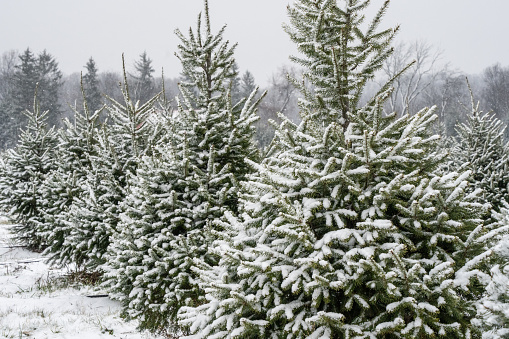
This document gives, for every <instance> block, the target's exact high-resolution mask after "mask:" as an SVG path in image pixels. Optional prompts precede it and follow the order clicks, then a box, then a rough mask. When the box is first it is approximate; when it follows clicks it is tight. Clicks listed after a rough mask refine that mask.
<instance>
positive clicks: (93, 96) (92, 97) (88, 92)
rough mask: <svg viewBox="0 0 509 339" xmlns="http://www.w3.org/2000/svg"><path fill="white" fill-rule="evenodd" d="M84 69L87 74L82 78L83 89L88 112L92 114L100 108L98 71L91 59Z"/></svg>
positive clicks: (100, 97)
mask: <svg viewBox="0 0 509 339" xmlns="http://www.w3.org/2000/svg"><path fill="white" fill-rule="evenodd" d="M85 68H86V70H87V73H86V74H85V75H84V76H83V88H84V89H85V97H86V101H87V107H88V109H89V110H90V112H92V113H94V112H95V111H97V110H99V109H100V108H101V106H102V96H101V92H100V91H99V79H98V77H97V72H98V69H97V67H96V65H95V61H94V59H92V57H90V59H88V61H87V64H86V65H85Z"/></svg>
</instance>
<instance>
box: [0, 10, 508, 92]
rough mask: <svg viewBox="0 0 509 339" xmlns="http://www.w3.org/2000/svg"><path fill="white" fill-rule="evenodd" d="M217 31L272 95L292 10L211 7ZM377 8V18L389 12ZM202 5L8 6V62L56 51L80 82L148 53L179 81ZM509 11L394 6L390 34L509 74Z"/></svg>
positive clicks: (468, 66) (4, 25)
mask: <svg viewBox="0 0 509 339" xmlns="http://www.w3.org/2000/svg"><path fill="white" fill-rule="evenodd" d="M209 2H210V10H211V17H212V18H211V21H212V26H213V30H214V31H217V30H218V29H219V28H220V27H221V26H222V25H223V24H227V30H226V32H225V38H226V39H228V40H230V41H231V42H238V43H239V46H238V48H237V52H236V59H237V61H238V64H239V67H240V70H241V71H244V70H246V69H249V70H250V71H251V72H252V73H253V74H254V75H255V78H256V80H257V82H258V83H260V84H262V85H264V84H265V83H266V82H267V80H268V79H269V77H270V75H271V74H272V73H273V72H274V71H276V70H277V68H278V67H279V66H281V65H283V64H288V63H289V61H288V56H289V55H290V54H295V53H296V49H295V47H294V46H293V44H292V43H291V42H290V41H289V39H288V37H287V35H286V33H284V32H283V30H282V28H281V25H282V23H283V22H287V21H288V20H287V16H286V6H287V4H288V2H289V1H288V0H209ZM382 2H383V1H382V0H373V4H372V6H371V7H372V11H371V12H372V13H374V12H375V11H376V9H377V7H378V6H379V5H380V4H381V3H382ZM202 6H203V1H202V0H144V1H141V0H87V1H78V0H0V32H1V35H0V36H1V38H0V53H1V52H4V51H7V50H10V49H16V50H19V51H23V50H24V49H26V48H27V47H30V49H31V50H32V51H34V52H36V53H38V52H40V51H42V50H43V49H46V50H47V51H48V52H49V53H51V54H52V55H53V56H55V57H56V59H57V60H58V62H59V64H60V68H61V70H62V71H63V72H64V73H66V74H69V73H72V72H79V71H82V70H83V66H84V65H85V63H86V62H87V60H88V58H89V57H90V56H92V57H93V58H94V59H95V61H96V63H97V66H98V68H99V70H100V71H119V70H120V68H121V54H122V53H125V57H126V62H127V67H128V70H132V68H133V66H132V64H133V62H134V60H135V59H137V58H138V56H139V55H140V54H141V53H142V52H143V51H145V50H146V51H147V54H148V56H149V57H150V58H151V59H152V60H153V65H154V66H155V68H156V69H157V70H158V71H157V72H158V73H159V72H160V71H159V70H160V69H161V67H164V70H165V74H166V75H167V76H172V77H173V76H177V75H178V74H179V72H180V64H179V62H178V60H177V58H176V57H175V56H174V52H175V50H176V46H177V44H178V39H177V38H176V37H175V34H174V30H175V29H176V28H180V29H181V30H182V31H183V32H187V29H188V28H189V27H190V26H192V27H193V28H194V27H195V23H196V17H197V14H198V13H199V12H200V11H201V10H202ZM507 13H509V1H507V0H483V1H479V0H393V1H392V4H391V7H390V8H389V11H388V13H387V15H386V17H385V20H384V23H383V26H384V27H391V26H394V25H396V24H400V25H401V31H400V34H399V36H398V40H401V41H415V40H423V41H426V42H428V43H430V44H432V45H434V46H436V47H437V48H440V49H441V50H442V51H443V60H444V61H448V62H450V64H451V65H452V66H453V67H455V68H458V69H460V70H462V71H465V72H467V73H477V72H481V71H482V69H484V68H485V67H487V66H490V65H492V64H494V63H495V62H500V63H501V64H502V65H504V66H508V65H509V44H508V43H507V41H506V34H507V32H509V20H507Z"/></svg>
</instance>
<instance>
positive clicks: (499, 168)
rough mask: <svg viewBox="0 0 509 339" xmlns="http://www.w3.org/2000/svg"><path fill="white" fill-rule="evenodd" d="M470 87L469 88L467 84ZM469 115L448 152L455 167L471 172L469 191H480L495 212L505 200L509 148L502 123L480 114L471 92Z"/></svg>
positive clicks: (508, 178) (458, 127) (457, 128)
mask: <svg viewBox="0 0 509 339" xmlns="http://www.w3.org/2000/svg"><path fill="white" fill-rule="evenodd" d="M469 88H470V85H469ZM470 94H471V112H470V113H469V114H467V116H466V122H464V123H460V124H458V125H457V126H456V132H457V136H456V137H454V138H453V139H454V141H453V147H452V149H451V153H452V157H453V159H454V164H455V166H456V167H464V168H466V169H468V170H470V171H472V179H473V185H472V187H471V190H472V191H473V190H475V189H482V190H483V198H484V200H485V201H488V202H489V203H490V204H491V205H492V206H493V207H494V208H495V209H497V210H499V209H500V207H503V206H504V205H503V201H506V202H507V201H508V199H509V192H508V188H509V187H508V185H509V173H508V172H507V171H508V169H509V148H508V145H507V144H506V142H505V140H504V131H505V129H506V126H505V124H504V123H503V122H502V121H500V120H499V119H497V118H496V117H495V115H494V114H493V113H483V112H481V111H480V110H479V103H477V104H475V102H474V97H473V94H472V91H470Z"/></svg>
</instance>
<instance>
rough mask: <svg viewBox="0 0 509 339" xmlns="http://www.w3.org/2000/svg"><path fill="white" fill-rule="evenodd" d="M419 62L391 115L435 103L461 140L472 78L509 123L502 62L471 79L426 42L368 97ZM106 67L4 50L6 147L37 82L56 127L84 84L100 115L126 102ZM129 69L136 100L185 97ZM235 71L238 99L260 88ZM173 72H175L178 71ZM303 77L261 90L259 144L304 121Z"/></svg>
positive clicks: (0, 136) (1, 98) (404, 47)
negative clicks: (282, 124) (111, 104)
mask: <svg viewBox="0 0 509 339" xmlns="http://www.w3.org/2000/svg"><path fill="white" fill-rule="evenodd" d="M412 62H413V65H412V66H411V67H410V68H408V69H407V70H406V72H405V73H403V75H402V76H401V77H399V78H398V79H397V80H396V81H395V82H394V92H393V94H392V97H391V99H390V100H389V101H388V103H387V104H386V112H393V111H394V112H398V114H403V113H405V112H415V111H416V109H417V108H419V107H424V106H434V105H436V106H437V111H436V112H437V115H438V116H439V119H440V122H441V124H442V126H443V128H444V130H443V131H442V134H445V135H455V133H456V132H455V127H454V126H455V125H456V124H457V123H458V122H462V121H464V115H465V113H466V112H468V111H469V105H470V104H469V101H470V94H469V92H468V89H467V86H466V81H465V78H466V77H468V80H469V82H470V84H471V86H472V88H473V92H474V96H475V99H476V100H479V101H480V105H481V106H480V108H481V109H482V110H484V111H493V112H494V113H495V115H496V116H497V118H499V119H500V120H502V121H503V122H505V123H507V122H509V95H508V93H509V67H506V66H503V65H502V64H500V63H497V64H494V65H491V66H487V67H486V68H485V69H484V71H483V72H482V73H481V74H465V73H463V72H462V71H461V70H457V69H455V68H453V67H450V66H449V65H448V64H447V63H446V60H443V58H442V55H441V52H440V51H439V50H438V49H436V48H435V47H434V46H432V45H430V44H427V43H423V42H413V43H400V44H399V45H396V46H395V52H394V53H393V54H392V55H391V57H389V58H388V59H387V60H386V61H385V65H384V68H383V69H382V70H381V71H379V73H378V74H377V77H376V80H375V81H373V82H372V83H370V84H369V85H368V86H366V90H365V93H364V97H366V98H369V97H371V96H372V95H373V93H375V92H376V90H377V88H379V84H381V83H383V82H384V81H386V80H387V79H388V78H390V77H393V76H394V75H396V73H397V72H399V71H400V70H401V69H402V68H403V67H404V66H405V65H407V64H409V63H412ZM119 66H121V65H119ZM100 67H101V66H100V65H97V64H96V63H95V61H94V59H93V57H90V59H89V60H88V61H86V62H84V67H83V71H81V73H80V71H79V70H77V71H76V72H74V73H71V74H63V73H62V72H61V71H60V70H59V67H58V60H57V58H56V57H55V56H53V55H52V54H50V53H49V51H46V50H43V51H32V50H31V49H30V48H27V49H26V50H25V51H23V52H20V51H16V50H10V51H6V52H4V53H3V54H2V55H1V58H0V117H1V119H2V121H3V124H4V128H3V129H2V130H1V131H0V149H8V148H12V147H13V146H14V145H15V144H16V140H17V138H18V134H19V131H20V129H22V128H24V127H25V126H26V118H25V116H24V114H23V112H24V111H25V110H27V109H28V110H30V109H32V108H33V99H34V94H35V90H36V84H37V87H38V90H37V91H38V101H39V102H40V105H41V109H42V110H48V111H49V112H48V121H49V123H50V125H51V126H56V127H62V121H63V118H65V117H67V118H71V116H72V115H73V111H72V109H71V108H70V106H71V107H75V106H76V107H81V105H82V102H83V95H82V91H81V84H83V87H84V91H85V96H86V97H87V101H88V104H89V106H90V107H91V108H92V109H93V110H95V109H100V108H101V107H102V105H103V104H104V103H105V102H106V101H107V100H106V97H110V98H112V99H114V100H117V101H121V100H122V92H121V89H120V88H121V87H120V83H121V82H122V81H123V79H122V77H123V76H122V72H111V71H107V72H103V71H101V68H100ZM125 68H126V72H127V81H128V84H129V86H130V87H131V89H132V92H133V93H134V95H135V98H133V99H134V100H139V101H140V104H143V103H144V102H146V100H148V99H149V98H151V97H152V96H153V95H155V94H157V93H158V92H161V91H162V88H163V82H164V95H165V97H166V98H167V99H168V100H169V101H170V102H175V100H174V99H175V97H176V96H177V95H178V93H179V91H178V83H179V82H180V81H181V80H182V79H181V78H179V77H176V78H172V77H168V76H167V75H166V74H164V75H163V74H162V70H156V69H154V68H153V66H152V59H151V58H150V56H148V55H147V53H146V52H144V53H142V54H141V55H140V56H139V57H138V59H136V60H126V62H125ZM235 71H236V72H237V76H236V77H235V80H234V81H233V82H232V84H231V86H232V99H233V101H235V100H236V99H238V98H241V97H243V96H245V95H247V94H248V93H250V92H251V91H252V90H253V89H254V88H255V87H256V86H259V84H258V83H257V81H256V79H254V77H253V75H252V73H251V72H249V70H248V69H244V70H243V69H242V68H241V67H239V66H238V65H235ZM166 72H167V71H166ZM171 72H172V73H176V72H177V70H171ZM167 73H168V72H167ZM301 73H302V70H300V69H298V68H297V67H295V66H290V65H289V64H288V65H282V66H281V67H279V68H278V69H276V70H274V71H273V73H272V76H271V77H270V81H269V83H268V84H266V85H265V86H264V87H265V88H261V90H262V91H261V92H263V91H264V90H266V91H267V95H266V96H265V97H264V98H263V100H262V102H261V104H260V106H259V108H258V115H259V116H260V120H259V121H258V122H257V124H256V125H257V135H256V139H257V141H258V144H259V145H260V147H264V146H266V145H267V144H268V143H269V142H270V140H271V139H272V136H273V133H274V129H273V126H272V125H271V124H270V123H269V120H271V119H272V120H274V121H277V120H278V113H282V114H284V115H285V116H287V117H289V118H290V119H291V120H293V121H296V122H297V121H298V120H299V113H298V111H299V105H298V100H299V97H300V96H301V94H300V93H299V91H298V90H297V89H296V87H295V86H294V83H293V82H292V81H291V79H292V78H293V79H297V80H298V79H300V78H301ZM163 76H164V79H163ZM81 77H82V79H81ZM163 80H164V81H163ZM465 106H466V107H467V108H468V109H466V108H465ZM506 138H507V135H506Z"/></svg>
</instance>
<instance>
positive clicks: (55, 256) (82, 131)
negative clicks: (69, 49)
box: [38, 86, 100, 265]
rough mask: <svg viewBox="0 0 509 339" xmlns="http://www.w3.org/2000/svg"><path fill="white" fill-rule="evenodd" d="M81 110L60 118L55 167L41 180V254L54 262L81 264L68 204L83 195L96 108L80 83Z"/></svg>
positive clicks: (92, 150)
mask: <svg viewBox="0 0 509 339" xmlns="http://www.w3.org/2000/svg"><path fill="white" fill-rule="evenodd" d="M82 95H83V100H84V102H83V111H82V112H80V111H78V109H77V108H74V109H73V111H74V121H73V122H71V121H69V120H68V119H65V120H64V124H65V126H66V129H65V130H59V134H58V141H59V142H58V147H57V148H56V150H55V154H54V156H55V162H56V163H55V168H54V169H53V170H52V171H51V172H50V173H49V174H48V176H47V178H46V180H45V181H44V185H43V189H41V194H42V196H43V198H44V199H43V200H44V204H43V213H44V222H43V223H41V224H40V225H39V226H38V232H39V234H40V235H41V237H42V238H44V239H46V241H47V244H48V247H47V248H46V249H45V251H44V254H45V255H47V256H48V257H49V258H50V260H51V261H53V262H56V263H58V264H69V263H77V264H78V265H80V264H82V257H81V255H78V256H77V255H76V254H75V253H74V252H73V245H72V242H71V241H70V235H71V234H72V233H73V229H74V227H75V225H74V224H73V223H71V222H70V220H71V219H72V214H71V213H70V208H71V205H72V204H73V203H74V202H75V199H79V198H80V197H81V196H82V195H84V194H85V193H86V192H85V189H84V187H86V183H87V180H88V173H89V172H90V171H91V170H92V164H91V157H94V156H96V155H97V154H96V151H97V149H96V145H97V134H98V131H97V127H98V126H97V118H98V116H99V113H100V111H95V112H91V110H90V108H89V106H88V102H87V100H86V98H85V96H86V94H85V88H84V86H82Z"/></svg>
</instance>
